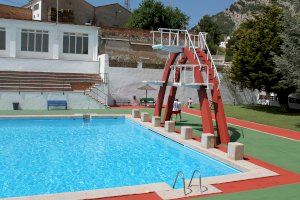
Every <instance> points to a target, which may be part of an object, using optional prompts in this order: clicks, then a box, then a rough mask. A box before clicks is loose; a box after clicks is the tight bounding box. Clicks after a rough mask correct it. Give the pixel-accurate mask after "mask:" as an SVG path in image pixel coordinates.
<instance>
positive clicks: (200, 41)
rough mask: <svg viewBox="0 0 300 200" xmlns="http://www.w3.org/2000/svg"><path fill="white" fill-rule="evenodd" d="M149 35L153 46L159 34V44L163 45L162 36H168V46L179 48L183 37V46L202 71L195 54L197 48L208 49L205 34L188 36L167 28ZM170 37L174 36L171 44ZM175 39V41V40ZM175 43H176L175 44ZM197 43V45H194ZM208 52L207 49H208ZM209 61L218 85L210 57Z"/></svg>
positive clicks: (185, 31)
mask: <svg viewBox="0 0 300 200" xmlns="http://www.w3.org/2000/svg"><path fill="white" fill-rule="evenodd" d="M151 33H152V34H153V45H155V44H156V43H155V34H157V33H159V34H160V44H161V45H163V44H164V42H163V36H164V35H168V44H167V45H169V46H171V45H172V46H173V45H174V46H180V41H179V39H180V35H181V34H183V35H184V42H185V43H184V46H185V47H188V48H189V50H191V51H192V52H193V54H194V58H195V59H196V60H197V62H198V65H199V67H200V69H199V70H200V71H202V68H203V66H202V63H201V61H200V58H199V56H198V53H197V50H196V49H197V48H199V47H200V48H203V47H206V48H207V49H208V46H207V43H206V35H207V33H204V32H200V33H199V34H198V35H193V34H190V33H189V32H188V30H180V29H168V28H159V29H158V31H151ZM172 35H175V36H174V40H173V42H171V38H172ZM176 39H177V40H176ZM175 41H176V42H175ZM196 42H197V43H196ZM208 51H209V49H208ZM208 56H210V57H211V54H210V51H209V55H208ZM211 61H212V65H213V66H214V76H215V77H216V76H217V79H218V83H219V84H220V78H219V75H218V73H217V71H216V68H215V64H214V62H213V59H212V57H211ZM208 74H209V73H208V70H207V75H206V77H207V78H206V82H207V85H208V84H209V76H208Z"/></svg>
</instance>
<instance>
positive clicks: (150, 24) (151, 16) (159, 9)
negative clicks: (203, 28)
mask: <svg viewBox="0 0 300 200" xmlns="http://www.w3.org/2000/svg"><path fill="white" fill-rule="evenodd" d="M188 22H189V17H188V16H187V15H186V14H184V13H182V12H181V10H179V9H178V8H172V7H169V6H164V5H163V3H162V2H161V1H158V0H143V1H142V3H141V4H140V5H139V8H137V9H136V10H134V11H133V12H132V14H131V16H130V18H129V20H128V22H127V24H126V26H127V27H128V28H140V29H146V30H157V29H158V28H173V29H183V28H185V27H186V26H187V25H188Z"/></svg>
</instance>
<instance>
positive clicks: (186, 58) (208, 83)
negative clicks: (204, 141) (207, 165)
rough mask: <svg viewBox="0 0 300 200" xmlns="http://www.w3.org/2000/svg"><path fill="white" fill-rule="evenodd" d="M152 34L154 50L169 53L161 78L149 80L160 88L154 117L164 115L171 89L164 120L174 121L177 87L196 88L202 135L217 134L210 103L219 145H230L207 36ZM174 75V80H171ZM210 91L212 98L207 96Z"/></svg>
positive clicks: (169, 32)
mask: <svg viewBox="0 0 300 200" xmlns="http://www.w3.org/2000/svg"><path fill="white" fill-rule="evenodd" d="M152 34H153V49H157V50H162V51H166V52H168V53H169V56H168V60H167V62H166V65H165V68H164V72H163V76H162V79H161V80H160V81H146V82H147V83H148V84H154V85H159V86H160V89H159V93H158V97H157V101H156V106H155V112H154V115H155V116H161V115H162V106H163V102H164V97H165V93H166V90H167V87H168V86H169V87H170V93H169V97H168V101H167V107H166V112H165V116H164V117H163V121H168V120H170V119H171V115H172V108H173V102H174V100H175V96H176V91H177V88H178V87H190V88H194V89H196V90H197V92H198V97H199V104H200V110H201V117H202V127H203V133H210V134H215V129H214V126H213V118H212V112H211V107H210V101H211V102H212V104H213V107H214V115H215V119H216V130H217V131H216V134H217V138H218V142H219V143H224V144H227V143H228V142H230V137H229V133H228V127H227V122H226V116H225V112H224V106H223V102H222V97H221V93H220V78H219V74H218V72H217V69H216V66H215V64H214V61H213V59H212V55H211V53H210V51H209V48H208V45H207V43H206V33H201V32H200V33H199V34H198V35H192V34H190V33H189V32H188V31H187V30H178V29H158V31H152ZM187 72H189V73H192V78H190V77H189V76H187V75H186V74H187ZM171 75H172V76H173V78H170V76H171ZM169 79H171V80H169ZM209 92H210V95H208V93H209ZM209 97H210V98H211V99H209Z"/></svg>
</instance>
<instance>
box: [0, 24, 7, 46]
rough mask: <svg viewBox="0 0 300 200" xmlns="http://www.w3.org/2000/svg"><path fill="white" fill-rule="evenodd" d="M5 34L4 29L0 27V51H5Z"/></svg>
mask: <svg viewBox="0 0 300 200" xmlns="http://www.w3.org/2000/svg"><path fill="white" fill-rule="evenodd" d="M5 43H6V32H5V28H1V27H0V50H5Z"/></svg>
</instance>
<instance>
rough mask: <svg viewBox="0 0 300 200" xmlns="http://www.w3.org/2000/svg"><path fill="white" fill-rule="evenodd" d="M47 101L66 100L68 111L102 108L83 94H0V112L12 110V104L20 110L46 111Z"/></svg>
mask: <svg viewBox="0 0 300 200" xmlns="http://www.w3.org/2000/svg"><path fill="white" fill-rule="evenodd" d="M48 100H66V101H67V103H68V109H102V108H104V107H103V105H101V104H99V103H98V102H96V101H95V100H93V99H92V98H90V97H88V96H86V95H84V93H83V92H65V93H63V92H51V93H49V92H44V93H41V92H21V93H20V94H19V93H18V92H1V93H0V110H12V109H13V105H12V104H13V103H14V102H18V103H19V104H20V108H21V109H22V110H46V109H47V101H48Z"/></svg>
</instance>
